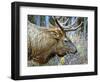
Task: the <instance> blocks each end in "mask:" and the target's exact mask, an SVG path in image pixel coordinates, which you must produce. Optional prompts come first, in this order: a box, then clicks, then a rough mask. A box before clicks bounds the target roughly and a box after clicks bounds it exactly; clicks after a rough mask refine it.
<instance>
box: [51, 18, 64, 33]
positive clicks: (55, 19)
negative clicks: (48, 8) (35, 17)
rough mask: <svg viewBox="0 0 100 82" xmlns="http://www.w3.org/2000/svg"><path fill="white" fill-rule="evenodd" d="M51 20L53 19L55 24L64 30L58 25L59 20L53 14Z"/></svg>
mask: <svg viewBox="0 0 100 82" xmlns="http://www.w3.org/2000/svg"><path fill="white" fill-rule="evenodd" d="M52 18H53V20H54V21H55V23H56V25H58V26H59V28H60V29H61V30H62V31H63V32H64V29H63V27H62V26H61V25H60V23H59V21H58V20H57V18H56V17H55V16H52Z"/></svg>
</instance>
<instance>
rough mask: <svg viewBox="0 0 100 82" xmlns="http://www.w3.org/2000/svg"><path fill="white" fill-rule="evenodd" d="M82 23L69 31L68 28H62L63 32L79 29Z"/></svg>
mask: <svg viewBox="0 0 100 82" xmlns="http://www.w3.org/2000/svg"><path fill="white" fill-rule="evenodd" d="M83 23H84V22H81V23H80V24H79V25H78V26H77V27H75V28H73V29H70V28H64V31H65V32H68V31H75V30H77V29H79V28H81V25H82V24H83Z"/></svg>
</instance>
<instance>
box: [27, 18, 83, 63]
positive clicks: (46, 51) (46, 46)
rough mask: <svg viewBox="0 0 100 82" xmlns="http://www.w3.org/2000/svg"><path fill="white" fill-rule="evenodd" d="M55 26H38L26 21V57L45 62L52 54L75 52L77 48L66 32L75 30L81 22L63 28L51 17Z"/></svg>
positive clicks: (61, 54)
mask: <svg viewBox="0 0 100 82" xmlns="http://www.w3.org/2000/svg"><path fill="white" fill-rule="evenodd" d="M52 18H53V20H54V21H55V23H56V26H52V28H45V27H40V28H36V25H34V24H32V23H30V22H28V23H29V24H28V58H29V59H31V60H33V61H35V62H37V63H38V64H45V63H46V62H48V59H49V58H50V56H51V55H52V54H54V55H55V54H57V55H58V56H64V55H65V53H66V52H68V53H76V52H77V49H76V47H75V45H74V44H73V43H72V41H71V40H70V39H69V38H68V37H67V36H66V32H68V31H74V30H77V29H78V28H79V27H80V26H81V25H82V22H81V23H80V24H79V25H78V26H77V27H75V28H74V29H72V28H71V26H70V28H64V27H63V26H62V25H61V24H60V23H59V21H58V19H57V18H56V17H52Z"/></svg>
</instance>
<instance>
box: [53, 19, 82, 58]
mask: <svg viewBox="0 0 100 82" xmlns="http://www.w3.org/2000/svg"><path fill="white" fill-rule="evenodd" d="M52 18H53V20H54V21H55V23H56V27H57V28H58V29H59V30H60V32H61V34H62V36H61V39H60V40H59V42H58V45H57V47H56V52H57V55H58V56H64V55H65V54H66V53H73V54H75V53H76V52H77V48H76V46H75V45H74V44H73V42H72V41H71V40H70V39H69V38H68V37H67V35H66V32H69V31H75V30H77V29H78V28H79V27H80V26H81V25H82V22H81V23H80V24H79V25H78V26H76V27H74V29H71V28H72V26H71V25H70V28H65V27H63V26H62V25H61V24H60V23H59V21H58V19H57V18H56V17H52ZM67 21H68V20H67ZM68 27H69V26H68Z"/></svg>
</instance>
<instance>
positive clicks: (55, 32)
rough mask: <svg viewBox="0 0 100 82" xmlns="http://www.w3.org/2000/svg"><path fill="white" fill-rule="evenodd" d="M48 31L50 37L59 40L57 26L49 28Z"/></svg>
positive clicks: (59, 32) (60, 35)
mask: <svg viewBox="0 0 100 82" xmlns="http://www.w3.org/2000/svg"><path fill="white" fill-rule="evenodd" d="M49 33H50V35H51V37H52V38H55V39H57V40H59V39H60V38H61V37H62V33H61V30H60V29H59V28H52V29H50V30H49Z"/></svg>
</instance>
